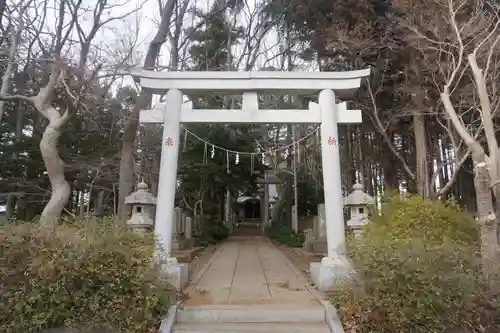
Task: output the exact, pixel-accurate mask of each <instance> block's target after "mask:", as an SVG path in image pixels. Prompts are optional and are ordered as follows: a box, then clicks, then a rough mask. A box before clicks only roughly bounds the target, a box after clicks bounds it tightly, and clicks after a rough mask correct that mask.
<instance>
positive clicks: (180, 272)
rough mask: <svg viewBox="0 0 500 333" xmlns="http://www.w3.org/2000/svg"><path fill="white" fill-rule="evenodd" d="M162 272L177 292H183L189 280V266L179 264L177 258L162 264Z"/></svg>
mask: <svg viewBox="0 0 500 333" xmlns="http://www.w3.org/2000/svg"><path fill="white" fill-rule="evenodd" d="M160 272H161V274H162V275H164V276H165V277H166V278H167V281H168V282H169V283H170V284H172V286H174V288H175V289H177V290H182V289H184V287H185V286H186V284H187V282H188V280H189V266H188V264H184V263H179V262H177V259H175V258H169V259H168V260H167V261H166V262H164V263H161V264H160Z"/></svg>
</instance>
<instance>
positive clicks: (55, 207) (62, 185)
mask: <svg viewBox="0 0 500 333" xmlns="http://www.w3.org/2000/svg"><path fill="white" fill-rule="evenodd" d="M43 113H44V115H45V116H46V117H47V118H48V119H49V124H48V125H47V127H46V128H45V131H44V132H43V136H42V140H41V141H40V152H41V153H42V158H43V162H44V163H45V167H46V168H47V173H48V176H49V179H50V185H51V188H52V194H51V196H50V200H49V202H48V203H47V205H46V206H45V208H44V209H43V212H42V215H41V217H40V224H41V225H42V226H53V225H55V224H56V222H57V220H58V218H59V216H60V215H61V212H62V211H63V209H64V207H65V206H66V204H67V203H68V200H69V197H70V194H71V190H70V186H69V184H68V182H67V181H66V178H65V176H64V163H63V161H62V160H61V157H60V156H59V152H58V151H57V144H58V143H59V138H60V136H61V127H62V126H63V125H65V124H66V123H67V121H68V118H69V117H67V116H66V114H65V115H64V116H61V115H60V113H59V111H57V110H56V109H55V108H53V107H50V108H48V109H45V110H44V112H43Z"/></svg>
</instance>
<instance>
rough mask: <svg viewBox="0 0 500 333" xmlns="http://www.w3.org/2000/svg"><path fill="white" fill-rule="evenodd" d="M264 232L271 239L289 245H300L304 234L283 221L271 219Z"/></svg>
mask: <svg viewBox="0 0 500 333" xmlns="http://www.w3.org/2000/svg"><path fill="white" fill-rule="evenodd" d="M266 233H267V235H268V236H269V237H271V238H272V239H274V240H276V241H278V242H279V243H281V244H283V245H286V246H289V247H302V244H303V243H304V239H305V236H304V234H303V233H297V232H295V231H294V230H293V229H292V228H290V227H289V226H288V225H286V224H285V223H283V222H279V221H273V222H272V223H271V225H270V226H268V227H267V230H266Z"/></svg>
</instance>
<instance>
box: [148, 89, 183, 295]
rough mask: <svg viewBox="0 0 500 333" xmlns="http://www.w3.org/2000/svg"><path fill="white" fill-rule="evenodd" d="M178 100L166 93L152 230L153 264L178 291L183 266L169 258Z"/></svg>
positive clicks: (177, 96) (173, 93) (176, 95)
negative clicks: (153, 233) (154, 245)
mask: <svg viewBox="0 0 500 333" xmlns="http://www.w3.org/2000/svg"><path fill="white" fill-rule="evenodd" d="M182 97H183V94H182V92H181V91H180V90H177V89H170V90H169V91H168V92H167V102H166V104H165V105H166V108H165V110H164V118H163V136H162V141H161V160H160V174H159V180H158V195H157V205H156V216H155V228H154V232H155V238H156V247H155V261H156V262H157V263H158V264H160V267H161V270H162V272H164V273H166V274H167V276H168V278H169V280H170V282H171V283H172V284H173V285H174V286H175V287H176V288H177V289H182V287H183V286H184V285H185V284H186V282H187V280H188V266H187V264H179V263H178V262H177V259H176V258H174V257H172V235H173V225H174V206H175V189H176V187H177V186H176V185H177V163H178V160H179V137H180V120H181V109H182Z"/></svg>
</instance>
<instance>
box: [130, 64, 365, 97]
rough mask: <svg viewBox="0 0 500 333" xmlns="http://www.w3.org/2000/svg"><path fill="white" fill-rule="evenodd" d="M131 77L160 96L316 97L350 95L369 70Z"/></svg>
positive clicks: (149, 73) (145, 73) (135, 72)
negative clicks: (260, 94)
mask: <svg viewBox="0 0 500 333" xmlns="http://www.w3.org/2000/svg"><path fill="white" fill-rule="evenodd" d="M131 74H132V76H133V77H134V78H135V79H138V80H139V81H140V84H141V86H142V87H143V88H146V89H149V90H151V91H152V92H153V93H158V94H162V93H164V92H165V91H167V90H169V89H179V90H181V91H182V92H183V93H185V94H187V93H199V92H205V93H206V92H217V93H238V92H244V91H257V92H277V91H284V92H289V93H316V92H318V91H320V90H323V89H333V90H335V91H337V92H339V91H345V90H347V91H352V90H355V89H358V88H359V87H360V85H361V79H362V78H363V77H367V76H369V75H370V69H369V68H368V69H362V70H357V71H346V72H278V71H276V72H268V71H266V72H201V71H188V72H157V71H149V70H143V69H134V70H132V71H131Z"/></svg>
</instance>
